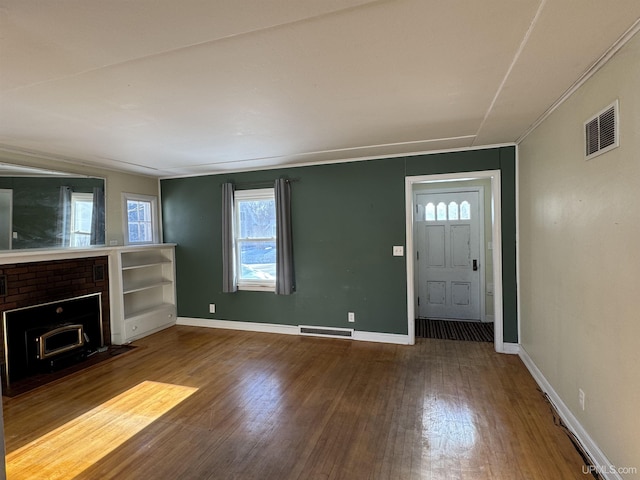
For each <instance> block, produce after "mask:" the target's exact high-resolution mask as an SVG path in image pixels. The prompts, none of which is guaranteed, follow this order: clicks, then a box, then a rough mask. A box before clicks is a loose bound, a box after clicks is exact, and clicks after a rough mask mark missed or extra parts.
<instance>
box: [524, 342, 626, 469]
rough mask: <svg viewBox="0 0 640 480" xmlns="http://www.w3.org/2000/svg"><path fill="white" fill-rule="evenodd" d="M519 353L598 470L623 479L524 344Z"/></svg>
mask: <svg viewBox="0 0 640 480" xmlns="http://www.w3.org/2000/svg"><path fill="white" fill-rule="evenodd" d="M519 355H520V358H521V359H522V362H523V363H524V364H525V366H526V367H527V369H528V370H529V372H530V373H531V376H532V377H533V378H534V379H535V381H536V382H537V384H538V385H539V386H540V388H541V389H542V391H543V392H545V393H546V394H547V395H548V396H549V399H550V400H551V403H553V405H554V407H555V409H556V411H557V412H558V415H560V418H562V421H563V422H564V423H565V425H566V426H567V428H569V430H571V431H572V432H573V434H574V435H575V436H576V437H577V438H578V440H579V441H580V443H581V444H582V446H583V448H584V450H585V451H586V453H587V455H589V457H591V461H592V462H593V463H594V467H595V468H596V471H597V472H598V473H599V474H600V475H601V476H602V477H603V478H605V479H607V480H622V477H621V476H620V475H619V474H618V472H617V471H616V469H615V467H614V466H613V464H612V463H611V462H610V461H609V459H608V458H607V457H606V455H605V454H604V453H603V452H602V450H600V448H599V447H598V445H597V444H596V442H594V440H593V438H591V436H590V435H589V434H588V433H587V431H586V430H585V429H584V427H583V426H582V425H581V424H580V422H579V421H578V419H577V418H576V417H575V416H574V415H573V413H571V410H569V407H567V405H566V404H565V403H564V402H563V401H562V399H561V398H560V396H559V395H558V394H557V392H556V391H555V390H554V389H553V387H552V386H551V384H550V383H549V381H548V380H547V379H546V378H545V376H544V375H543V374H542V372H541V371H540V369H539V368H538V367H537V366H536V364H535V363H534V362H533V360H532V359H531V357H530V356H529V354H528V353H527V351H526V350H525V349H524V348H523V347H522V346H520V352H519Z"/></svg>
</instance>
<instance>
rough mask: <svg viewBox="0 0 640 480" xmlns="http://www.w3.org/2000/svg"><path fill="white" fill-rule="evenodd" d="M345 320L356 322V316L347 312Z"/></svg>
mask: <svg viewBox="0 0 640 480" xmlns="http://www.w3.org/2000/svg"><path fill="white" fill-rule="evenodd" d="M347 320H349V321H350V322H355V321H356V314H355V313H354V312H349V313H348V314H347Z"/></svg>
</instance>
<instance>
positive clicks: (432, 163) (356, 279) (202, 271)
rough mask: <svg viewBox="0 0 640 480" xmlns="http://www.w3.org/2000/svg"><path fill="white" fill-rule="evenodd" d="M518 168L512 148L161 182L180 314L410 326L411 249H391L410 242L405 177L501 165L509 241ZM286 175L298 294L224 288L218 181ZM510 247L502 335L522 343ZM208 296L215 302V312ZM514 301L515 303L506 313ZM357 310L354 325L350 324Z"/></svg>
mask: <svg viewBox="0 0 640 480" xmlns="http://www.w3.org/2000/svg"><path fill="white" fill-rule="evenodd" d="M514 168H515V149H514V148H513V147H509V148H500V149H491V150H478V151H473V152H464V153H450V154H440V155H424V156H415V157H399V158H390V159H383V160H370V161H361V162H351V163H339V164H329V165H320V166H308V167H298V168H288V169H279V170H264V171H256V172H246V173H236V174H229V175H210V176H202V177H190V178H178V179H166V180H162V181H161V192H162V212H163V230H164V241H165V242H175V243H177V244H178V247H177V249H176V270H177V288H178V315H179V316H182V317H192V318H203V319H207V318H216V319H218V320H236V321H244V322H264V323H276V324H284V325H299V324H300V325H323V326H332V327H354V328H356V329H357V330H362V331H368V332H381V333H396V334H407V289H406V266H405V257H393V256H392V255H391V247H392V246H393V245H404V244H405V192H404V189H405V176H406V175H425V174H430V173H451V172H459V171H474V170H493V169H502V171H503V212H506V213H505V214H503V242H504V243H506V242H508V241H511V240H513V241H514V240H515V196H514V194H515V183H514V182H515V177H514V175H513V173H514V172H515V169H514ZM281 176H286V177H288V178H290V179H297V180H298V181H296V182H294V183H293V184H292V202H293V205H292V216H293V219H292V220H293V237H294V261H295V272H296V285H297V290H296V293H294V294H293V295H290V296H278V295H275V294H273V293H268V292H246V291H244V292H237V293H234V294H223V293H221V291H222V279H221V273H220V272H221V270H222V267H221V261H222V258H221V253H220V252H221V239H220V229H219V225H220V223H221V221H220V211H221V205H220V203H221V190H220V185H221V184H222V183H224V182H225V181H230V180H231V181H234V182H235V183H236V184H238V183H245V182H256V181H267V180H268V181H270V180H273V179H275V178H278V177H281ZM509 183H511V185H508V186H507V185H506V184H509ZM506 204H511V205H510V206H509V207H507V206H506ZM511 214H513V219H511V217H510V215H511ZM511 230H513V234H510V231H511ZM503 254H504V255H512V256H513V258H512V259H511V258H509V259H508V260H507V259H503V262H504V263H505V270H504V271H505V273H506V276H507V277H510V278H509V279H508V281H507V280H505V287H504V288H505V291H504V294H505V297H506V296H507V295H513V298H512V299H508V300H505V337H504V338H505V341H506V342H516V341H517V325H516V320H515V319H516V315H515V314H516V312H515V304H516V303H515V289H514V290H511V288H510V286H511V285H515V243H514V245H513V248H512V249H509V248H504V249H503ZM510 266H512V267H513V268H512V270H511V267H510ZM511 277H512V278H511ZM209 303H215V304H216V313H215V314H213V315H212V314H209V313H208V305H209ZM507 307H509V308H513V309H514V310H513V311H511V310H510V311H509V312H508V315H507V312H506V308H507ZM349 311H353V312H355V314H356V323H355V324H350V323H348V322H347V312H349ZM511 323H512V324H511ZM514 335H516V336H514Z"/></svg>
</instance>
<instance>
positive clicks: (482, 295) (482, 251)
mask: <svg viewBox="0 0 640 480" xmlns="http://www.w3.org/2000/svg"><path fill="white" fill-rule="evenodd" d="M474 180H475V179H474ZM420 183H422V184H424V183H427V182H420ZM445 185H446V184H442V188H434V189H433V190H414V191H413V208H414V213H415V208H416V204H417V197H418V196H419V195H430V194H432V193H433V194H439V193H463V192H475V193H477V194H478V216H479V219H480V221H479V223H478V237H479V238H478V240H479V241H480V248H479V251H478V260H479V261H480V268H481V269H483V268H485V267H484V261H485V250H486V248H487V245H486V242H485V235H484V214H485V209H484V207H485V205H484V186H482V185H473V186H469V187H453V188H446V186H445ZM413 221H414V222H415V218H414V219H413ZM413 234H414V237H413V242H414V243H413V245H414V248H415V247H416V243H417V239H416V232H415V229H414V232H413ZM407 258H409V257H407ZM412 258H413V261H414V262H415V263H416V264H417V259H416V255H413V257H412ZM480 273H482V275H479V279H478V280H479V282H480V284H479V288H480V292H479V301H480V306H479V308H480V321H481V322H486V321H487V312H486V310H487V309H486V305H485V303H486V298H485V297H486V296H487V294H486V290H485V285H486V283H485V282H486V279H485V275H484V273H485V272H484V271H483V270H481V271H480ZM413 279H414V282H415V285H419V281H418V280H419V272H418V269H417V267H416V266H415V265H414V277H413ZM417 298H418V290H417V289H416V291H415V292H414V302H416V301H417Z"/></svg>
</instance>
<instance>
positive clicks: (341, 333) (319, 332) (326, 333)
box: [299, 325, 353, 338]
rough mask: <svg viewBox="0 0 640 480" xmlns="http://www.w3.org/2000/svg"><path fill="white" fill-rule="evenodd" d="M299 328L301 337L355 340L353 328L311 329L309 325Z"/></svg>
mask: <svg viewBox="0 0 640 480" xmlns="http://www.w3.org/2000/svg"><path fill="white" fill-rule="evenodd" d="M299 328H300V335H311V336H314V337H331V338H353V329H351V328H332V327H311V326H307V325H299Z"/></svg>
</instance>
